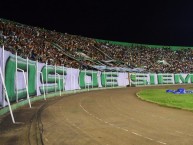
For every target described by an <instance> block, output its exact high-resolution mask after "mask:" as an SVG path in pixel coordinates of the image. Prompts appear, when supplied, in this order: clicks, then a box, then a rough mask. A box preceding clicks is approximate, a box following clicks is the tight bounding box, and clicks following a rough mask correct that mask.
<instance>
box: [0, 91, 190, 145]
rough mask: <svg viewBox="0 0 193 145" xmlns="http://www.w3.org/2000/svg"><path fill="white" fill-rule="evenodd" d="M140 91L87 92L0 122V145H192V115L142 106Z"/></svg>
mask: <svg viewBox="0 0 193 145" xmlns="http://www.w3.org/2000/svg"><path fill="white" fill-rule="evenodd" d="M140 89H142V88H123V89H114V90H102V91H91V92H86V93H81V94H75V95H71V96H64V97H62V98H59V97H58V98H54V99H52V100H49V101H46V102H44V101H42V102H37V103H34V104H32V105H33V108H32V109H29V108H28V107H27V106H26V107H23V108H21V109H19V110H17V111H15V112H14V115H15V116H16V121H18V122H23V123H24V124H21V123H20V124H17V125H13V124H11V122H10V116H9V115H7V116H5V117H3V118H1V123H0V145H12V144H13V145H22V144H23V145H28V144H31V145H36V144H44V145H164V144H167V145H193V121H192V120H193V112H190V111H183V110H179V109H172V108H167V107H162V106H159V105H156V104H152V103H148V102H144V101H141V100H140V99H138V98H137V97H136V95H135V94H136V92H138V91H139V90H140Z"/></svg>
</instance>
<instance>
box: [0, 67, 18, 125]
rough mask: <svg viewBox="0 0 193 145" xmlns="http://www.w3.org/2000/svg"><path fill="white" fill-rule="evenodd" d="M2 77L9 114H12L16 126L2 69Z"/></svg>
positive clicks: (0, 72)
mask: <svg viewBox="0 0 193 145" xmlns="http://www.w3.org/2000/svg"><path fill="white" fill-rule="evenodd" d="M0 75H1V80H2V83H3V88H4V91H5V97H6V100H7V103H8V107H9V112H10V114H11V119H12V122H13V123H14V124H15V119H14V116H13V111H12V108H11V105H10V101H9V97H8V93H7V89H6V86H5V82H4V77H3V74H2V70H1V68H0Z"/></svg>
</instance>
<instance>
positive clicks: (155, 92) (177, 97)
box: [138, 89, 193, 111]
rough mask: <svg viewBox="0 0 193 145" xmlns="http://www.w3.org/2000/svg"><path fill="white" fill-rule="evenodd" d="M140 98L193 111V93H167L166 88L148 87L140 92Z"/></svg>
mask: <svg viewBox="0 0 193 145" xmlns="http://www.w3.org/2000/svg"><path fill="white" fill-rule="evenodd" d="M138 96H139V98H141V99H142V100H146V101H149V102H153V103H157V104H160V105H164V106H169V107H175V108H180V109H186V110H192V111H193V94H173V93H166V89H146V90H142V91H140V92H139V93H138Z"/></svg>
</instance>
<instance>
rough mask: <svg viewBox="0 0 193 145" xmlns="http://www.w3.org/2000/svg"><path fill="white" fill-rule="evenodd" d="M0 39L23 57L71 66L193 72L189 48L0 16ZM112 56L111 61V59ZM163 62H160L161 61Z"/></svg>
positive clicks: (8, 48)
mask: <svg viewBox="0 0 193 145" xmlns="http://www.w3.org/2000/svg"><path fill="white" fill-rule="evenodd" d="M0 42H1V44H3V45H4V46H5V49H6V50H8V51H10V52H12V53H13V54H16V52H17V54H18V56H21V57H23V58H27V57H28V58H29V59H31V60H38V61H40V62H43V63H46V62H47V63H48V64H51V65H55V64H56V65H64V66H66V67H73V68H81V69H84V68H92V66H94V65H100V66H103V65H107V66H110V67H125V68H144V70H145V72H156V73H189V72H193V64H192V63H191V62H192V60H193V50H192V49H183V48H182V49H180V50H176V51H173V50H171V49H170V48H150V47H148V46H146V45H144V46H142V45H141V46H121V45H113V44H111V43H102V42H97V41H96V40H95V39H92V38H86V37H82V36H77V35H70V34H67V33H65V34H63V33H58V32H56V31H50V30H45V29H42V28H38V27H32V26H27V25H23V24H19V23H15V22H11V21H8V20H4V19H0ZM112 60H113V61H112ZM163 62H164V63H163Z"/></svg>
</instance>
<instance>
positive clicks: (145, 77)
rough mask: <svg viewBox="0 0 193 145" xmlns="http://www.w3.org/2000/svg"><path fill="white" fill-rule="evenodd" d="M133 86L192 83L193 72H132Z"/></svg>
mask: <svg viewBox="0 0 193 145" xmlns="http://www.w3.org/2000/svg"><path fill="white" fill-rule="evenodd" d="M130 83H131V86H150V85H167V84H170V85H173V84H192V83H193V74H191V73H189V74H185V73H183V74H172V73H164V74H161V73H160V74H154V73H150V74H142V73H131V74H130Z"/></svg>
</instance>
